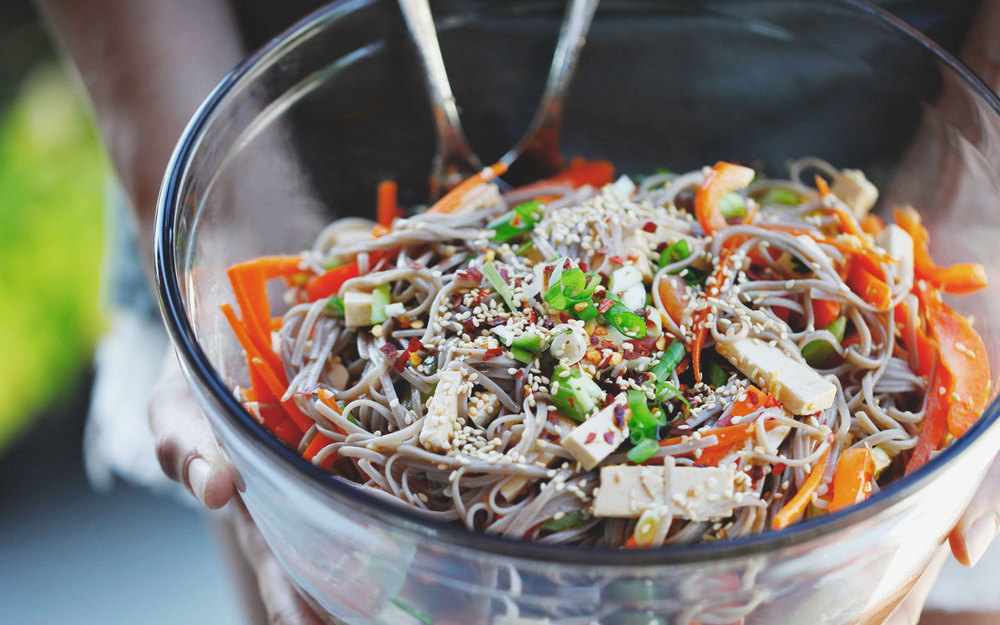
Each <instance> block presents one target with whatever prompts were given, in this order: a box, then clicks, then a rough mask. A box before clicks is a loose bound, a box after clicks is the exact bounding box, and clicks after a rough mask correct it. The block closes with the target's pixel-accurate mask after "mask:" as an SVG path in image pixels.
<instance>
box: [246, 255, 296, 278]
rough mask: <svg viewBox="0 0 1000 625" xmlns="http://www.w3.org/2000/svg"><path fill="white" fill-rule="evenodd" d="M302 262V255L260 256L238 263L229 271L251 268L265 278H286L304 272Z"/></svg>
mask: <svg viewBox="0 0 1000 625" xmlns="http://www.w3.org/2000/svg"><path fill="white" fill-rule="evenodd" d="M301 264H302V257H301V256H260V257H259V258H255V259H253V260H248V261H245V262H242V263H236V264H235V265H233V266H232V267H230V268H229V271H232V272H234V273H241V272H243V271H247V270H249V269H255V270H259V271H260V272H261V273H262V274H263V276H264V279H265V280H271V279H273V278H285V277H288V276H294V275H295V274H298V273H303V272H304V271H305V270H304V269H302V267H301Z"/></svg>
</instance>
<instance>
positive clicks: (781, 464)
mask: <svg viewBox="0 0 1000 625" xmlns="http://www.w3.org/2000/svg"><path fill="white" fill-rule="evenodd" d="M787 468H788V465H787V464H785V463H784V462H779V463H778V464H776V465H774V466H773V467H771V473H774V474H775V475H777V474H779V473H781V472H782V471H784V470H785V469H787Z"/></svg>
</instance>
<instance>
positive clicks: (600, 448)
mask: <svg viewBox="0 0 1000 625" xmlns="http://www.w3.org/2000/svg"><path fill="white" fill-rule="evenodd" d="M631 416H632V412H631V411H630V410H629V408H628V404H627V403H626V402H625V395H624V394H622V395H619V396H618V397H617V398H615V401H613V402H612V403H610V404H608V405H607V406H606V407H604V408H602V409H601V410H600V411H599V412H598V413H597V414H594V415H592V416H591V417H590V418H588V419H587V420H586V421H584V422H583V423H582V424H580V425H578V426H576V428H574V429H573V431H572V432H570V433H569V434H568V435H566V436H565V437H563V439H562V445H563V447H565V448H566V451H568V452H569V453H571V454H573V457H574V458H576V459H577V460H578V461H579V462H580V464H581V465H583V468H584V469H586V470H588V471H589V470H591V469H593V468H594V467H596V466H597V465H598V464H599V463H600V462H601V461H602V460H604V459H605V458H607V457H608V456H609V455H610V454H611V452H613V451H614V450H616V449H618V446H619V445H621V444H622V443H623V442H624V441H625V439H626V438H628V420H629V418H631Z"/></svg>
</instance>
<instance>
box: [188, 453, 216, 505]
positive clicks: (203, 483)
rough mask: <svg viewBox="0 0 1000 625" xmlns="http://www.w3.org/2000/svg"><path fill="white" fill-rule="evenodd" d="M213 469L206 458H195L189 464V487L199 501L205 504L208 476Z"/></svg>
mask: <svg viewBox="0 0 1000 625" xmlns="http://www.w3.org/2000/svg"><path fill="white" fill-rule="evenodd" d="M210 469H211V467H210V466H209V464H208V462H206V461H205V459H204V458H193V459H192V460H191V462H190V463H188V476H187V477H188V485H189V486H190V487H191V492H192V493H193V494H194V496H195V497H197V499H198V501H200V502H201V503H203V504H204V503H205V488H206V487H207V486H208V474H209V472H210Z"/></svg>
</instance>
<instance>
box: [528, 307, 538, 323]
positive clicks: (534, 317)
mask: <svg viewBox="0 0 1000 625" xmlns="http://www.w3.org/2000/svg"><path fill="white" fill-rule="evenodd" d="M528 321H530V322H531V323H535V322H536V321H538V315H537V314H535V309H534V308H529V309H528Z"/></svg>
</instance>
